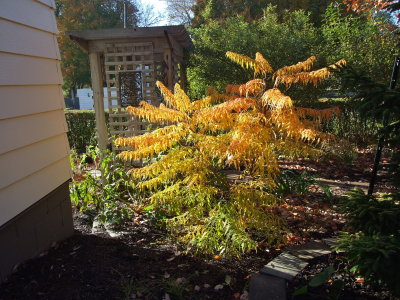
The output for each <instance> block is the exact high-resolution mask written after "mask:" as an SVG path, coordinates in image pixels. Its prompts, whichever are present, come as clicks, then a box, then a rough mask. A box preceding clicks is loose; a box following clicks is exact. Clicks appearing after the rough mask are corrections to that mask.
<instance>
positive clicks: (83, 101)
mask: <svg viewBox="0 0 400 300" xmlns="http://www.w3.org/2000/svg"><path fill="white" fill-rule="evenodd" d="M103 92H104V109H108V95H107V88H103ZM77 96H78V98H79V108H80V109H93V106H94V102H93V90H92V89H78V90H77Z"/></svg>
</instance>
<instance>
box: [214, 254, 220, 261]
mask: <svg viewBox="0 0 400 300" xmlns="http://www.w3.org/2000/svg"><path fill="white" fill-rule="evenodd" d="M213 259H215V260H218V259H221V256H219V255H215V256H214V257H213Z"/></svg>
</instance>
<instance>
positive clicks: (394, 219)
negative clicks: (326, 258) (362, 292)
mask: <svg viewBox="0 0 400 300" xmlns="http://www.w3.org/2000/svg"><path fill="white" fill-rule="evenodd" d="M399 200H400V197H399V195H398V194H397V195H394V194H385V195H383V196H381V197H379V198H376V197H373V196H368V195H365V194H364V192H363V191H361V190H354V191H351V192H349V197H348V199H346V200H344V201H343V210H344V211H345V212H346V213H347V214H348V218H349V220H350V225H351V226H352V228H353V229H354V230H355V232H356V233H353V234H351V233H343V234H342V235H341V240H340V245H339V247H338V249H340V250H344V251H345V252H346V253H347V258H348V261H349V263H350V265H351V266H352V269H351V270H352V271H354V272H356V273H358V274H360V275H361V276H363V277H364V278H365V280H366V281H367V282H370V283H375V284H382V283H384V284H385V285H386V286H387V287H388V288H389V289H390V290H391V291H392V292H393V294H394V295H396V296H399V295H400V286H399V284H398V283H399V282H400V274H399V272H398V268H399V267H400V237H399V233H400V205H399Z"/></svg>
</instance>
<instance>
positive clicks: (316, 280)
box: [293, 266, 344, 300]
mask: <svg viewBox="0 0 400 300" xmlns="http://www.w3.org/2000/svg"><path fill="white" fill-rule="evenodd" d="M333 273H334V268H333V266H329V267H327V268H326V269H324V270H323V271H322V272H320V273H318V274H316V275H314V276H313V277H312V278H311V279H310V281H309V282H308V283H307V284H306V285H304V286H302V287H300V288H298V289H297V290H296V291H294V293H293V296H300V295H304V294H307V293H309V287H311V288H313V287H319V286H323V285H325V284H327V282H328V280H330V279H331V278H332V275H333ZM343 287H344V282H343V281H342V280H334V281H333V282H332V284H331V285H330V286H329V298H328V299H331V300H336V299H339V296H340V292H341V290H342V289H343Z"/></svg>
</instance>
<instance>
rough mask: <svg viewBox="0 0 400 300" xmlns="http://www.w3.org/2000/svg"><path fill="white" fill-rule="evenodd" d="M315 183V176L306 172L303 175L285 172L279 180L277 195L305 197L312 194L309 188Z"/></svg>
mask: <svg viewBox="0 0 400 300" xmlns="http://www.w3.org/2000/svg"><path fill="white" fill-rule="evenodd" d="M315 183H316V179H315V175H311V174H309V173H308V172H307V171H305V170H304V171H303V172H301V173H296V172H293V171H291V170H284V171H282V173H281V174H280V175H279V176H278V178H277V186H276V189H275V193H277V194H278V195H286V194H297V195H305V194H307V193H309V192H310V190H309V187H310V186H311V185H313V184H315Z"/></svg>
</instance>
